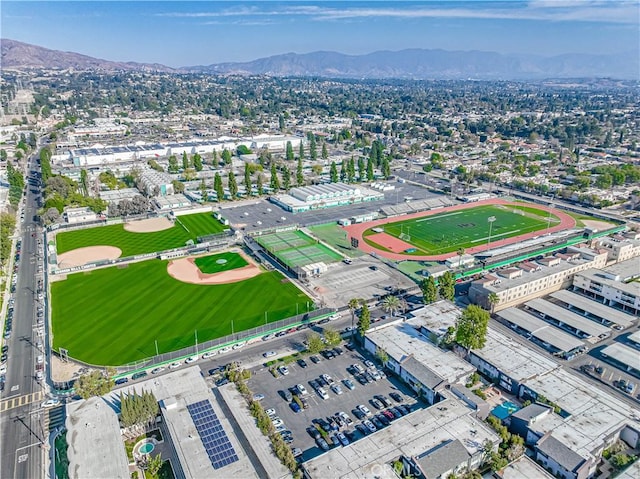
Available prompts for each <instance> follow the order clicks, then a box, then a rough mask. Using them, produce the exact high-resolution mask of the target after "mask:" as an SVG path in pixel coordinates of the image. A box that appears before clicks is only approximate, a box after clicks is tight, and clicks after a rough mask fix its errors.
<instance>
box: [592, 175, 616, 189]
mask: <svg viewBox="0 0 640 479" xmlns="http://www.w3.org/2000/svg"><path fill="white" fill-rule="evenodd" d="M596 186H597V187H598V188H601V189H603V190H608V189H609V188H611V187H612V186H613V177H612V176H611V175H610V174H609V173H603V174H602V175H600V176H598V178H597V179H596Z"/></svg>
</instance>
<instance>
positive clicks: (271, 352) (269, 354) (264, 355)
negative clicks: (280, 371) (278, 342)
mask: <svg viewBox="0 0 640 479" xmlns="http://www.w3.org/2000/svg"><path fill="white" fill-rule="evenodd" d="M275 355H276V352H275V351H267V352H266V353H262V357H263V358H270V357H273V356H275Z"/></svg>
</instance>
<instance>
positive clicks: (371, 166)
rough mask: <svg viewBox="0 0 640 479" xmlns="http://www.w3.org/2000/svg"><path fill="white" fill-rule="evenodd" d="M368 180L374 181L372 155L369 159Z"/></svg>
mask: <svg viewBox="0 0 640 479" xmlns="http://www.w3.org/2000/svg"><path fill="white" fill-rule="evenodd" d="M367 181H373V161H372V160H371V157H369V159H368V160H367Z"/></svg>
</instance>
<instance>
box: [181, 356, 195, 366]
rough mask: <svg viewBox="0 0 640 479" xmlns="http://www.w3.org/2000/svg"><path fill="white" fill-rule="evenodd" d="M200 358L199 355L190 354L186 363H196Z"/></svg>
mask: <svg viewBox="0 0 640 479" xmlns="http://www.w3.org/2000/svg"><path fill="white" fill-rule="evenodd" d="M197 360H198V356H189V357H188V358H187V359H185V361H184V362H185V363H187V364H191V363H195V362H196V361H197Z"/></svg>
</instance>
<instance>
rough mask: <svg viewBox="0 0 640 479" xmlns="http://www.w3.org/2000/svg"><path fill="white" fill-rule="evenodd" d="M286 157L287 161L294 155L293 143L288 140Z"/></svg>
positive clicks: (291, 159)
mask: <svg viewBox="0 0 640 479" xmlns="http://www.w3.org/2000/svg"><path fill="white" fill-rule="evenodd" d="M286 151H287V153H286V158H287V161H293V159H294V156H293V145H292V144H291V142H290V141H287V148H286Z"/></svg>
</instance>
